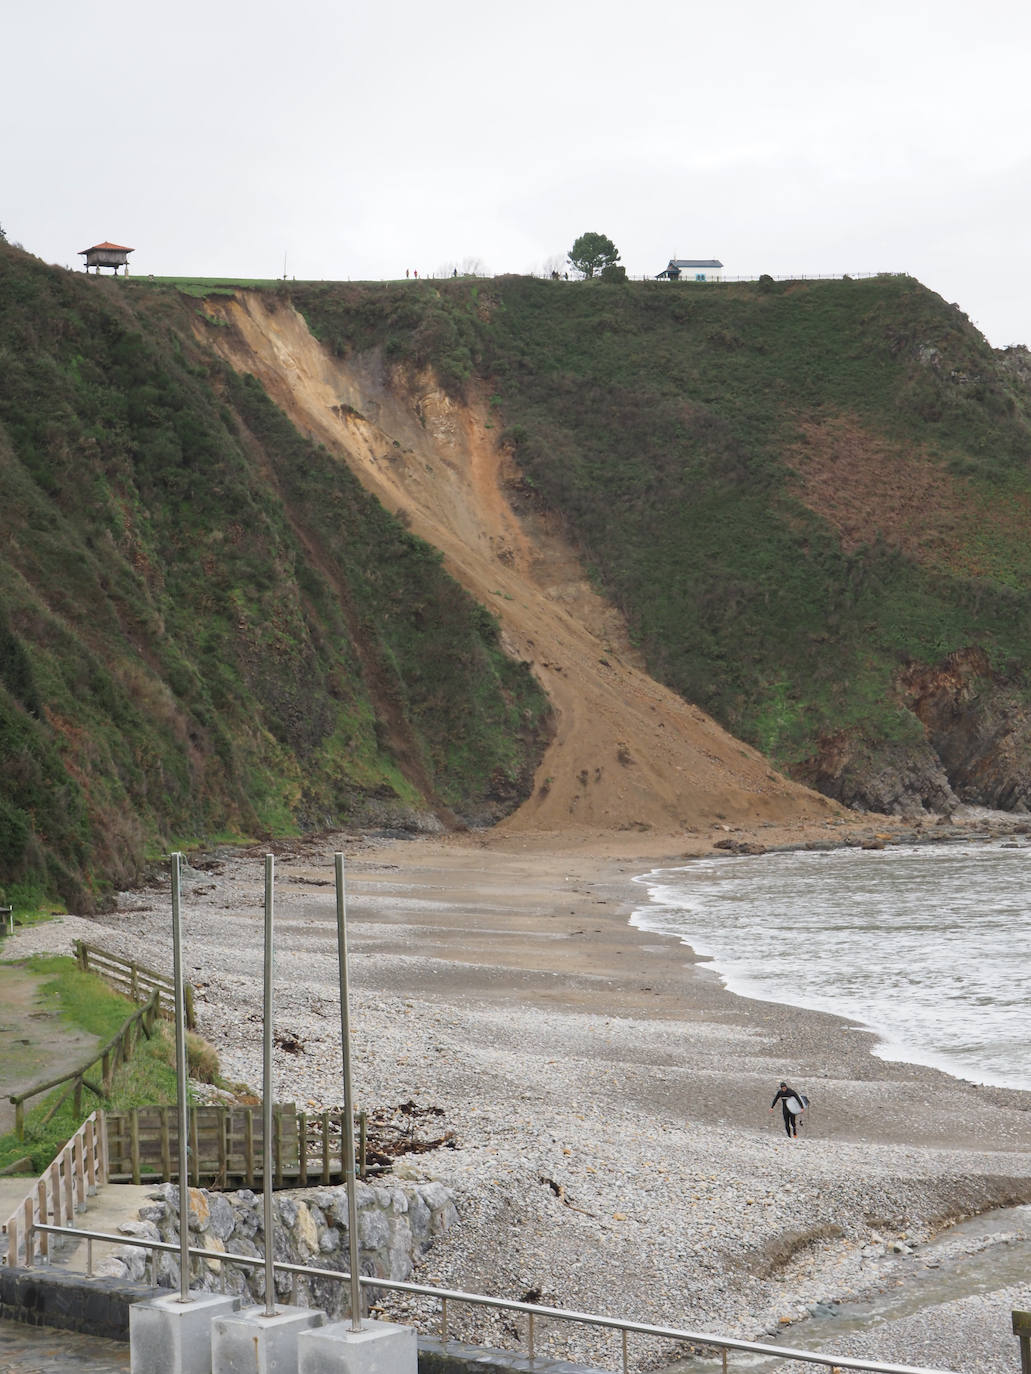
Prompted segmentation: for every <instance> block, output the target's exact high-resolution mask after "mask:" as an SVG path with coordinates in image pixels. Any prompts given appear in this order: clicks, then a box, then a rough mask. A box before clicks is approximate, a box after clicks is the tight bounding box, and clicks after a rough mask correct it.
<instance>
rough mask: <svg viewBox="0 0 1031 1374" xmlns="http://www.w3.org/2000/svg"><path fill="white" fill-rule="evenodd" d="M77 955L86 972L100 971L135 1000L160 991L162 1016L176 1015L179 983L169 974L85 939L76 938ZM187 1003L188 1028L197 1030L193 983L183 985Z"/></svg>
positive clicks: (102, 976)
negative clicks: (176, 996) (109, 952)
mask: <svg viewBox="0 0 1031 1374" xmlns="http://www.w3.org/2000/svg"><path fill="white" fill-rule="evenodd" d="M75 958H76V961H77V962H78V965H79V967H80V968H81V969H82V971H83V973H95V974H97V976H98V977H100V978H103V980H104V982H105V983H108V984H110V986H111V987H113V988H114V989H115V991H116V992H121V993H123V994H124V995H125V996H126V997H129V998H131V999H132V1001H134V1002H145V1001H146V1000H147V999H148V998H150V997H151V996H152V995H153V994H154V993H155V992H157V993H158V994H159V995H160V998H161V1013H162V1015H164V1016H173V1015H174V1010H175V984H174V983H173V981H172V979H171V978H169V977H168V975H167V974H164V973H156V972H155V971H154V970H153V969H150V968H145V967H144V966H143V965H142V964H138V963H137V962H136V960H135V959H124V958H122V956H121V955H120V954H108V953H107V952H106V951H105V950H102V949H98V948H97V947H96V945H88V944H87V943H86V941H85V940H76V941H75ZM183 1003H184V1009H185V1013H186V1029H187V1030H195V1029H196V1025H197V1018H196V1016H195V1014H194V1009H193V988H192V987H191V986H190V984H189V983H184V984H183Z"/></svg>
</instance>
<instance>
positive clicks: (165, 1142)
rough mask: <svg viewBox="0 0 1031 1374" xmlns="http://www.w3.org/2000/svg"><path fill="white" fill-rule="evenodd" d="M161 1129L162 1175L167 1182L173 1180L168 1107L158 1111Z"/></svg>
mask: <svg viewBox="0 0 1031 1374" xmlns="http://www.w3.org/2000/svg"><path fill="white" fill-rule="evenodd" d="M158 1120H159V1122H160V1131H161V1176H162V1178H163V1179H164V1181H165V1182H166V1183H171V1182H172V1142H171V1139H170V1137H169V1130H168V1108H167V1107H161V1108H160V1109H159V1111H158Z"/></svg>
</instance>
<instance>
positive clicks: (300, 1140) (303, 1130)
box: [297, 1112, 308, 1188]
mask: <svg viewBox="0 0 1031 1374" xmlns="http://www.w3.org/2000/svg"><path fill="white" fill-rule="evenodd" d="M297 1167H298V1172H299V1173H300V1178H299V1179H298V1180H297V1184H298V1187H300V1188H307V1186H308V1113H307V1112H298V1113H297Z"/></svg>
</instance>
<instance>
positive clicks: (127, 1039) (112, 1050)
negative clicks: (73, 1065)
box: [8, 988, 161, 1140]
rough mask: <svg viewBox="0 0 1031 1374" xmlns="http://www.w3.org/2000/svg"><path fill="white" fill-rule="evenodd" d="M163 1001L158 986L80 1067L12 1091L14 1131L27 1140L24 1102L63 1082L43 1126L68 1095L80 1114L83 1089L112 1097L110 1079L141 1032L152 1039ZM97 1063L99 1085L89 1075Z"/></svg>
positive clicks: (129, 1053)
mask: <svg viewBox="0 0 1031 1374" xmlns="http://www.w3.org/2000/svg"><path fill="white" fill-rule="evenodd" d="M160 1000H161V998H160V993H159V992H158V990H157V989H156V988H155V989H154V991H153V992H152V993H151V995H150V998H149V1000H148V1001H147V1002H146V1004H145V1005H144V1006H142V1007H140V1009H139V1011H134V1012H133V1014H132V1015H131V1016H130V1017H129V1019H128V1020H127V1021H126V1022H125V1023H124V1024H123V1026H122V1027H121V1029H120V1030H119V1031H118V1032H117V1033H116V1034H115V1035H114V1036H113V1037H112V1039H110V1040H109V1041H108V1042H107V1044H106V1045H105V1046H104V1047H103V1048H102V1049H99V1050H95V1051H94V1053H93V1054H92V1055H91V1056H90V1058H89V1059H87V1060H86V1062H85V1063H84V1064H81V1065H80V1066H79V1067H78V1068H77V1069H72V1070H71V1071H70V1072H69V1073H64V1074H61V1076H60V1077H59V1078H52V1079H50V1080H49V1081H48V1082H46V1083H37V1084H36V1085H35V1087H32V1088H29V1089H27V1091H25V1092H23V1093H12V1095H11V1096H10V1098H9V1099H8V1101H9V1102H11V1103H12V1105H13V1106H14V1130H15V1134H16V1135H17V1137H18V1139H19V1140H24V1139H25V1103H26V1102H27V1101H28V1100H29V1098H30V1097H38V1096H39V1094H40V1093H45V1092H50V1091H51V1089H53V1088H57V1087H60V1085H61V1084H62V1083H67V1084H68V1088H67V1091H66V1092H63V1093H62V1094H61V1096H60V1097H59V1098H58V1099H57V1101H56V1102H55V1103H54V1104H53V1106H52V1107H51V1108H50V1110H49V1111H48V1112H47V1114H46V1116H45V1117H44V1118H43V1120H42V1121H41V1122H40V1123H39V1124H40V1125H41V1126H45V1125H46V1124H47V1122H48V1121H50V1120H51V1118H52V1117H54V1116H55V1115H56V1114H57V1112H58V1111H60V1109H61V1108H62V1107H63V1106H64V1104H65V1103H66V1102H67V1101H68V1099H69V1097H74V1100H75V1105H74V1111H75V1114H76V1116H81V1114H82V1090H83V1088H89V1090H90V1092H91V1093H93V1094H94V1096H95V1097H107V1096H109V1095H110V1092H111V1079H112V1076H113V1074H114V1071H115V1069H117V1068H118V1066H119V1065H120V1064H123V1063H124V1062H125V1061H126V1060H127V1059H129V1058H130V1057H131V1056H132V1053H133V1050H134V1049H135V1048H136V1045H137V1043H138V1041H139V1038H140V1036H141V1035H145V1036H146V1037H147V1039H148V1040H149V1039H150V1033H151V1028H152V1026H153V1025H154V1019H155V1017H156V1016H157V1014H158V1006H159V1004H160ZM96 1064H99V1065H100V1083H99V1084H97V1083H96V1082H91V1081H90V1079H88V1078H87V1077H86V1075H87V1074H88V1073H89V1071H90V1069H92V1068H93V1067H94V1065H96Z"/></svg>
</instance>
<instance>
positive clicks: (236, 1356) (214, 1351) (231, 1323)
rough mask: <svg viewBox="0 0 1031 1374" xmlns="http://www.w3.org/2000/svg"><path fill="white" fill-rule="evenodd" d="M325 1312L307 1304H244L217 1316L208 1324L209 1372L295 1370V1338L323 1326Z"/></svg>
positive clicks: (290, 1373) (287, 1373)
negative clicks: (270, 1307) (268, 1309)
mask: <svg viewBox="0 0 1031 1374" xmlns="http://www.w3.org/2000/svg"><path fill="white" fill-rule="evenodd" d="M325 1321H326V1314H325V1312H320V1311H318V1310H317V1309H315V1308H310V1307H277V1308H276V1315H275V1316H274V1317H267V1316H266V1315H265V1308H264V1307H263V1306H262V1307H245V1308H243V1310H242V1311H240V1312H237V1313H236V1314H235V1315H234V1316H231V1317H218V1318H216V1320H215V1322H214V1323H213V1325H212V1328H211V1369H212V1374H297V1340H298V1337H299V1336H300V1334H301V1332H302V1331H309V1330H311V1328H312V1327H317V1326H323V1325H324V1324H325Z"/></svg>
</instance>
